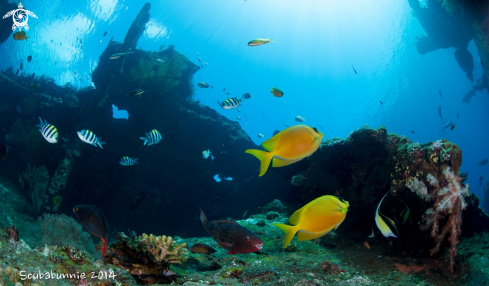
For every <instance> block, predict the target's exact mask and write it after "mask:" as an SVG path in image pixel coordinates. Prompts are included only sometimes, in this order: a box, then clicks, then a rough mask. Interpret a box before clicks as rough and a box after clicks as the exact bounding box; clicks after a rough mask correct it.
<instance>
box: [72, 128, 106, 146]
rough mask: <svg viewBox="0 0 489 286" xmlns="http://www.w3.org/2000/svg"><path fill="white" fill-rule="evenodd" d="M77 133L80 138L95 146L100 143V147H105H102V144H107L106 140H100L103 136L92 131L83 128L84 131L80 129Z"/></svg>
mask: <svg viewBox="0 0 489 286" xmlns="http://www.w3.org/2000/svg"><path fill="white" fill-rule="evenodd" d="M76 133H77V134H78V137H79V138H80V140H81V141H83V142H85V143H88V144H90V145H93V146H95V147H97V145H98V146H100V148H102V149H104V148H103V147H102V144H105V142H104V141H102V140H100V139H101V138H100V137H98V136H97V135H95V133H93V132H92V131H90V130H82V131H78V132H76Z"/></svg>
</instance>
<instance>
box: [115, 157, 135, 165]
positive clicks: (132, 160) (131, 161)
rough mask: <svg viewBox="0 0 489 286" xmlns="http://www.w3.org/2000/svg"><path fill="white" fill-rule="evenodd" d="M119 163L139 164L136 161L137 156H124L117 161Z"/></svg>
mask: <svg viewBox="0 0 489 286" xmlns="http://www.w3.org/2000/svg"><path fill="white" fill-rule="evenodd" d="M119 164H121V165H122V166H132V165H134V164H139V163H138V158H131V157H127V156H124V157H122V158H121V160H120V161H119Z"/></svg>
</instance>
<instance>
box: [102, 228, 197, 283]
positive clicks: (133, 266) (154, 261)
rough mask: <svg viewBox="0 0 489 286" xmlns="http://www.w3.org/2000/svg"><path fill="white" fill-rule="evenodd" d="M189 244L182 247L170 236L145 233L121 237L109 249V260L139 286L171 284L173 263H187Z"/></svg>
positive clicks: (183, 244) (120, 234) (118, 236)
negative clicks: (187, 247)
mask: <svg viewBox="0 0 489 286" xmlns="http://www.w3.org/2000/svg"><path fill="white" fill-rule="evenodd" d="M185 246H186V244H185V243H182V244H178V243H177V242H176V241H175V240H173V238H172V237H170V236H165V235H163V236H153V235H152V234H150V235H149V236H148V235H147V234H143V235H141V236H139V237H136V234H132V236H131V237H128V236H126V235H125V234H124V233H121V232H119V233H118V234H117V242H115V243H112V244H110V245H109V246H108V248H107V254H106V256H105V259H106V260H107V262H108V263H111V264H113V265H115V266H117V267H120V268H123V269H125V270H127V272H128V273H129V274H130V275H132V276H133V277H134V278H135V279H136V280H137V281H138V282H139V283H143V284H154V283H170V282H172V281H173V280H174V275H175V274H174V273H173V272H172V271H170V270H169V267H170V265H171V264H174V263H177V264H178V263H182V262H183V261H185V260H186V258H187V255H188V250H187V249H186V248H185Z"/></svg>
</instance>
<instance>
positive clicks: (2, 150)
mask: <svg viewBox="0 0 489 286" xmlns="http://www.w3.org/2000/svg"><path fill="white" fill-rule="evenodd" d="M7 152H8V146H7V145H4V144H1V145H0V161H3V160H5V157H7ZM481 178H482V177H481Z"/></svg>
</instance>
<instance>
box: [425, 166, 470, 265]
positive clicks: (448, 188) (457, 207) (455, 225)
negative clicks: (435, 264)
mask: <svg viewBox="0 0 489 286" xmlns="http://www.w3.org/2000/svg"><path fill="white" fill-rule="evenodd" d="M443 175H444V176H445V179H446V183H443V182H442V183H440V182H438V181H437V180H436V179H435V178H434V177H432V179H431V180H430V184H431V185H432V186H433V187H434V190H433V191H432V192H431V194H430V195H429V196H425V197H424V198H425V200H427V201H429V200H432V199H433V200H434V201H435V203H434V205H433V207H431V208H429V209H428V210H427V211H426V215H425V216H424V225H422V226H421V230H423V231H426V230H429V229H431V236H432V237H433V239H434V240H435V242H436V246H435V247H434V248H432V249H431V250H430V254H431V255H433V254H435V253H437V252H438V251H439V250H440V246H441V243H442V242H443V241H444V240H445V236H446V235H447V234H448V233H449V234H450V237H449V238H448V240H449V241H450V249H449V252H448V259H449V260H450V271H451V272H453V269H454V266H455V256H457V244H458V241H459V237H460V235H461V233H462V211H463V210H464V209H465V208H466V207H467V204H466V202H465V200H464V197H465V196H467V195H468V194H469V185H468V184H467V185H466V186H465V187H464V188H462V186H461V184H460V182H461V180H462V179H461V178H459V177H458V176H457V175H455V174H454V173H453V172H452V171H451V170H450V167H446V169H445V170H444V171H443ZM443 186H445V187H443ZM445 217H448V218H447V221H446V224H445V226H443V228H442V229H441V230H440V221H441V220H442V219H443V218H445Z"/></svg>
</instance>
